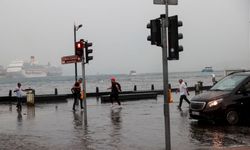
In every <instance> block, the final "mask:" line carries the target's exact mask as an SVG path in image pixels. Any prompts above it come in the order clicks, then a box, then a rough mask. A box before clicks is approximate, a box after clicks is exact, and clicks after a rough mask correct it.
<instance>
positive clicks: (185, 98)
mask: <svg viewBox="0 0 250 150" xmlns="http://www.w3.org/2000/svg"><path fill="white" fill-rule="evenodd" d="M183 99H184V100H185V101H186V102H187V103H188V104H190V101H189V100H188V99H187V96H186V95H181V96H180V102H179V107H181V105H182V101H183Z"/></svg>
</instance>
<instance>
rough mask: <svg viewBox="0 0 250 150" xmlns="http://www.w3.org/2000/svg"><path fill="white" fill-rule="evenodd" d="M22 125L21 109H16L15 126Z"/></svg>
mask: <svg viewBox="0 0 250 150" xmlns="http://www.w3.org/2000/svg"><path fill="white" fill-rule="evenodd" d="M22 125H23V116H22V111H21V110H17V128H19V127H21V126H22Z"/></svg>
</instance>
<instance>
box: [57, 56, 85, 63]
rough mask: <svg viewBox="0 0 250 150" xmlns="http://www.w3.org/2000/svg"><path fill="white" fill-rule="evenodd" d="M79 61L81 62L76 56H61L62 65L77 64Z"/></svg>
mask: <svg viewBox="0 0 250 150" xmlns="http://www.w3.org/2000/svg"><path fill="white" fill-rule="evenodd" d="M81 61H82V59H81V58H80V57H79V56H77V55H71V56H63V57H62V58H61V63H62V64H70V63H77V62H81Z"/></svg>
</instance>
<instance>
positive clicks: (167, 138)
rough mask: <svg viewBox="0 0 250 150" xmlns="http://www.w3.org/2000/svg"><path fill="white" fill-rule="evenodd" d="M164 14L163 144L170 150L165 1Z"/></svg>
mask: <svg viewBox="0 0 250 150" xmlns="http://www.w3.org/2000/svg"><path fill="white" fill-rule="evenodd" d="M165 4H166V14H165V18H163V19H162V26H161V27H162V28H161V29H162V63H163V64H162V66H163V87H164V90H163V94H164V104H163V112H164V121H165V144H166V150H171V139H170V137H171V136H170V115H169V103H168V94H167V93H168V88H169V87H168V37H167V32H168V29H167V27H168V2H167V0H165Z"/></svg>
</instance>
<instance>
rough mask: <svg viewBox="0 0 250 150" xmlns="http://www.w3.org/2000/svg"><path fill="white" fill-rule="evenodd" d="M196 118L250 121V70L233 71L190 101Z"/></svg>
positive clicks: (234, 121)
mask: <svg viewBox="0 0 250 150" xmlns="http://www.w3.org/2000/svg"><path fill="white" fill-rule="evenodd" d="M189 115H190V118H191V119H195V120H212V121H225V122H227V123H228V124H230V125H235V124H238V123H240V122H243V121H250V117H249V116H250V71H242V72H234V73H231V74H229V75H227V76H225V77H224V78H222V79H221V80H219V81H218V82H217V83H216V84H215V85H213V86H212V87H211V88H210V89H209V90H207V91H205V92H203V93H201V94H198V95H196V96H194V97H193V98H192V99H191V101H190V106H189Z"/></svg>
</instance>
